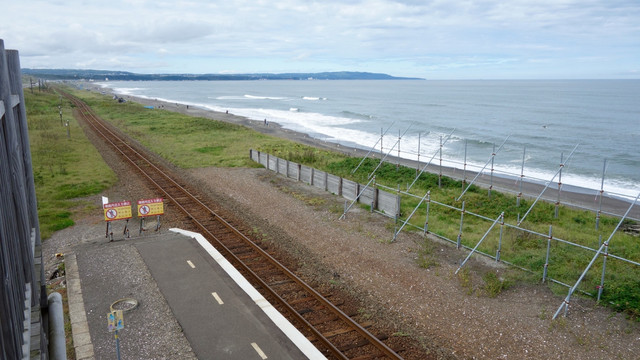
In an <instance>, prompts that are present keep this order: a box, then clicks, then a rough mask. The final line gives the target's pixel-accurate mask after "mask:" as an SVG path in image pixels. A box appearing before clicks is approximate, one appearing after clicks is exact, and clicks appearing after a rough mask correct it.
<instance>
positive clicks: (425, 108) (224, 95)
mask: <svg viewBox="0 0 640 360" xmlns="http://www.w3.org/2000/svg"><path fill="white" fill-rule="evenodd" d="M101 85H102V86H105V87H109V88H111V89H113V90H114V91H115V92H116V93H119V94H123V95H132V96H141V97H147V98H153V99H158V100H165V101H170V102H176V103H181V104H189V105H191V106H198V107H202V108H206V109H211V110H215V111H221V112H224V111H229V112H230V113H233V114H236V115H241V116H245V117H248V118H251V119H254V120H260V121H264V120H267V122H274V123H278V124H279V125H281V126H283V127H284V128H287V129H291V130H295V131H299V132H302V133H306V134H309V135H310V136H312V137H315V138H318V139H320V140H325V141H329V142H335V143H339V144H343V145H346V146H355V147H359V148H362V149H365V150H369V149H371V148H375V151H376V152H380V151H382V152H383V154H385V155H386V154H387V153H389V154H390V155H393V156H397V155H398V147H399V148H400V156H401V157H405V158H410V159H418V157H419V160H420V161H422V162H423V163H427V162H428V161H429V160H431V159H433V164H435V163H439V159H440V152H439V150H440V144H441V143H442V158H443V160H444V162H443V164H444V165H449V166H454V167H458V168H462V167H463V165H464V162H465V156H466V163H467V169H468V170H475V171H479V170H482V169H483V167H484V171H485V172H487V171H489V170H490V169H491V165H490V159H491V157H492V154H493V153H494V151H495V157H494V159H493V160H494V165H493V166H494V169H495V171H496V174H497V175H500V174H502V175H504V176H514V177H516V178H519V177H520V175H521V174H524V176H525V178H526V179H528V180H533V181H539V182H541V183H546V182H552V183H557V182H558V180H559V175H560V174H559V169H560V164H562V163H564V166H563V169H562V179H561V180H562V183H563V184H566V185H573V186H576V187H582V188H587V189H593V190H595V191H594V193H596V192H597V190H599V189H600V188H601V186H603V188H604V190H605V192H607V193H609V194H613V195H625V196H627V197H629V198H635V196H636V195H637V194H638V193H639V192H640V80H499V81H490V80H477V81H462V80H459V81H430V80H381V81H377V80H362V81H360V80H345V81H342V80H322V81H321V80H303V81H300V80H295V81H294V80H291V81H146V82H145V81H143V82H125V81H113V82H104V83H101ZM381 138H382V150H381V148H380V140H381ZM494 149H495V150H494ZM605 159H606V167H605ZM485 165H486V167H485ZM603 170H604V174H605V176H604V185H603V184H602V179H603Z"/></svg>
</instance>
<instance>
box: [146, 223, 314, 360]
mask: <svg viewBox="0 0 640 360" xmlns="http://www.w3.org/2000/svg"><path fill="white" fill-rule="evenodd" d="M135 247H136V248H137V249H138V252H139V253H140V255H141V256H142V258H143V259H144V262H145V263H146V264H147V267H148V268H149V271H150V272H151V274H152V276H153V278H154V279H155V280H156V282H157V284H158V287H159V288H160V291H161V292H162V294H163V295H164V297H165V299H166V300H167V303H168V304H169V306H170V308H171V310H172V311H173V313H174V315H175V317H176V319H177V320H178V323H179V324H180V325H181V326H182V328H183V330H184V333H185V335H186V337H187V340H189V343H190V344H191V346H192V348H193V351H194V352H195V353H196V355H197V356H198V358H199V359H267V358H269V359H306V357H305V356H304V355H303V354H302V352H301V351H300V350H299V349H298V348H297V347H296V346H295V345H294V344H293V343H292V342H291V341H290V340H289V339H288V338H287V337H286V336H285V334H284V333H283V332H282V331H281V330H280V329H279V328H278V327H277V326H275V325H274V323H273V322H272V321H271V320H270V319H269V318H268V317H267V316H266V315H265V313H264V312H263V311H262V310H261V309H260V308H259V307H258V306H257V305H256V304H255V303H254V301H253V300H252V299H251V298H250V297H249V296H248V295H247V294H246V293H245V292H244V290H242V289H241V288H240V286H238V285H237V284H236V283H235V282H234V280H233V279H231V278H230V277H229V276H228V275H227V274H226V273H225V272H224V270H223V269H222V268H221V267H220V266H219V265H218V263H217V262H216V261H215V260H214V259H213V258H212V257H211V256H210V255H209V254H208V253H206V252H205V251H204V250H203V249H202V247H201V246H200V245H199V244H198V243H197V241H196V240H195V239H193V238H189V237H186V236H182V235H177V234H176V235H174V236H169V237H166V238H163V239H159V238H154V239H151V240H149V241H144V242H138V243H136V245H135Z"/></svg>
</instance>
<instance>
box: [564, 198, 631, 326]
mask: <svg viewBox="0 0 640 360" xmlns="http://www.w3.org/2000/svg"><path fill="white" fill-rule="evenodd" d="M639 197H640V193H638V196H636V198H635V200H633V203H632V204H631V206H629V209H627V212H626V213H625V214H624V216H623V217H622V218H621V219H620V221H619V222H618V225H616V228H615V229H613V231H612V232H611V235H609V238H608V239H607V241H605V242H604V244H602V246H600V248H599V249H598V251H597V252H596V254H595V255H594V256H593V259H591V262H589V265H587V267H586V268H585V269H584V271H583V272H582V275H580V277H579V278H578V281H576V283H575V285H573V287H571V289H569V293H568V294H567V297H566V298H565V299H564V302H563V303H562V304H561V305H560V307H559V308H558V310H557V311H556V313H555V314H554V315H553V319H555V318H556V317H557V316H558V314H559V313H560V311H561V310H562V309H563V308H564V314H565V316H566V315H567V310H568V309H569V300H571V295H572V294H573V292H574V291H575V290H576V288H577V287H578V285H579V284H580V282H582V279H584V277H585V275H587V271H589V269H591V266H592V265H593V263H594V262H595V261H596V259H597V258H598V256H599V255H600V253H601V252H602V250H603V248H604V247H605V246H607V247H608V246H609V241H611V238H612V237H613V235H614V234H615V233H616V231H618V228H620V225H621V224H622V222H623V221H624V219H625V218H626V217H627V215H628V214H629V212H630V211H631V209H632V208H633V206H634V205H635V204H636V202H637V201H638V198H639Z"/></svg>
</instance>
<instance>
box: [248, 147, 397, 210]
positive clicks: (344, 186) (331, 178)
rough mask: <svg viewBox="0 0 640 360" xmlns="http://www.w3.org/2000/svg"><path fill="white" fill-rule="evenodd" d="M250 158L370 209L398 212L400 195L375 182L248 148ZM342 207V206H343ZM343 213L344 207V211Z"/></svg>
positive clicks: (266, 166)
mask: <svg viewBox="0 0 640 360" xmlns="http://www.w3.org/2000/svg"><path fill="white" fill-rule="evenodd" d="M249 157H250V158H251V160H253V161H255V162H257V163H260V164H262V165H264V167H265V168H267V169H268V170H273V171H275V172H277V173H279V174H282V175H284V176H286V177H288V178H291V179H295V180H297V181H303V182H306V183H307V184H309V185H311V186H314V187H317V188H320V189H323V190H325V191H329V192H331V193H334V194H336V195H339V196H342V197H344V198H345V199H347V200H349V201H352V202H354V203H355V202H359V203H361V204H364V205H369V206H371V211H375V212H378V213H380V214H382V215H384V216H387V217H391V218H395V217H397V216H398V214H399V213H400V195H399V194H398V193H396V192H394V193H390V192H386V191H382V190H380V189H379V188H378V187H377V186H375V184H374V186H365V185H362V184H360V183H357V182H355V181H351V180H348V179H344V178H341V177H339V176H336V175H333V174H329V173H327V172H325V171H321V170H318V169H314V168H312V167H309V166H306V165H302V164H298V163H295V162H293V161H289V160H285V159H281V158H279V157H277V156H273V155H270V154H267V153H262V152H260V151H256V150H249ZM345 210H346V206H345ZM345 213H346V211H345Z"/></svg>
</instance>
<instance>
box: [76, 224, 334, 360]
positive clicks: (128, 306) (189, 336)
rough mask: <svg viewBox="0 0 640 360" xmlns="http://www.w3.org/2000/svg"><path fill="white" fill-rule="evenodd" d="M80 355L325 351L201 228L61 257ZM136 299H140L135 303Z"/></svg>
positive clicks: (89, 244) (310, 354) (240, 355)
mask: <svg viewBox="0 0 640 360" xmlns="http://www.w3.org/2000/svg"><path fill="white" fill-rule="evenodd" d="M65 263H66V271H67V284H68V290H67V291H68V299H69V311H70V316H71V325H72V332H73V340H74V346H75V348H76V358H77V359H79V360H80V359H107V358H114V359H115V358H117V357H116V351H117V350H116V340H115V333H113V332H109V329H108V323H107V314H108V313H109V312H110V311H111V310H110V309H111V308H112V307H113V308H121V309H124V310H125V311H124V316H123V317H124V327H123V329H122V330H120V331H119V332H118V345H119V347H120V349H119V350H120V354H121V356H122V358H123V359H151V358H162V359H324V356H323V355H322V354H321V353H320V352H319V351H318V350H317V349H316V348H315V347H314V346H313V345H312V344H311V343H310V342H309V341H308V340H307V339H306V337H304V336H303V335H302V334H301V333H300V332H299V331H298V330H297V329H295V328H294V327H293V326H292V325H291V324H290V323H289V322H288V321H287V320H286V319H285V318H284V317H283V316H282V315H281V314H280V313H279V312H278V311H277V310H276V309H275V308H274V307H273V306H271V304H269V303H268V302H267V301H266V300H265V299H264V298H263V297H262V296H261V295H260V294H259V293H258V292H257V291H256V290H255V289H254V288H253V287H252V286H251V285H250V284H249V283H248V282H247V281H246V279H244V278H243V277H242V275H241V274H240V273H239V272H238V271H237V270H236V269H235V268H234V267H233V266H232V265H231V264H230V263H229V262H228V261H227V260H226V259H224V257H223V256H222V255H221V254H219V253H218V252H217V251H216V250H215V248H213V246H211V245H210V244H209V243H208V242H207V241H206V240H205V239H204V238H203V237H202V236H201V235H199V234H196V233H191V232H187V231H184V230H180V229H171V230H170V231H164V232H162V233H159V234H157V235H146V236H140V237H137V238H131V239H129V238H125V239H120V240H116V241H113V242H109V241H108V240H105V238H98V239H95V240H89V241H85V242H84V243H83V244H81V245H78V246H76V247H75V248H74V251H73V253H70V254H68V256H65ZM136 304H137V305H136Z"/></svg>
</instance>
